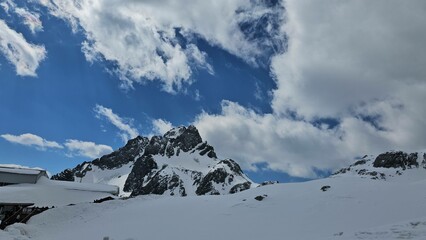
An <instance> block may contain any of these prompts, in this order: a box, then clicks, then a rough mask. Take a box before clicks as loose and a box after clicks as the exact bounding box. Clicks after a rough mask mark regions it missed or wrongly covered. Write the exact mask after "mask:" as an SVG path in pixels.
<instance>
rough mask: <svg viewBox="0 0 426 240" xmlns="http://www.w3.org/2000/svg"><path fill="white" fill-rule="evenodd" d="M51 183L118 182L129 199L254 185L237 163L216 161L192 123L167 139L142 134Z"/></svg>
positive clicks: (230, 190) (234, 189) (226, 190)
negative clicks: (63, 181)
mask: <svg viewBox="0 0 426 240" xmlns="http://www.w3.org/2000/svg"><path fill="white" fill-rule="evenodd" d="M52 179H56V180H66V181H79V182H93V183H106V184H113V185H117V186H119V187H120V193H121V195H124V196H126V195H132V196H136V195H145V194H167V195H179V196H186V195H205V194H227V193H235V192H238V191H243V190H246V189H249V188H251V187H252V185H253V182H252V181H251V180H250V179H249V178H248V177H247V176H246V175H245V174H244V173H243V171H242V170H241V168H240V166H239V165H238V164H237V163H236V162H235V161H233V160H231V159H223V160H221V159H217V155H216V153H215V151H214V148H213V147H212V146H210V145H209V144H208V143H207V142H205V141H203V139H202V138H201V136H200V134H199V132H198V130H197V128H196V127H195V126H192V125H191V126H188V127H185V126H181V127H177V128H173V129H171V130H170V131H168V132H166V133H165V134H164V135H162V136H153V137H151V138H148V137H143V136H138V137H136V138H134V139H131V140H129V141H128V142H127V144H126V145H125V146H124V147H122V148H120V149H118V150H116V151H114V152H112V153H110V154H108V155H105V156H102V157H101V158H98V159H95V160H93V161H90V162H84V163H82V164H79V165H77V166H76V167H75V168H73V169H66V170H64V171H63V172H61V173H58V174H56V175H54V176H53V177H52Z"/></svg>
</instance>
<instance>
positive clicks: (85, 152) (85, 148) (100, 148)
mask: <svg viewBox="0 0 426 240" xmlns="http://www.w3.org/2000/svg"><path fill="white" fill-rule="evenodd" d="M64 145H65V146H66V147H67V149H68V150H69V151H70V153H71V154H70V155H71V156H74V155H77V156H83V157H88V158H92V159H94V158H99V157H101V156H103V155H105V154H108V153H111V152H112V151H113V149H112V148H111V147H110V146H107V145H103V144H96V143H94V142H84V141H80V140H74V139H68V140H67V141H66V142H65V143H64Z"/></svg>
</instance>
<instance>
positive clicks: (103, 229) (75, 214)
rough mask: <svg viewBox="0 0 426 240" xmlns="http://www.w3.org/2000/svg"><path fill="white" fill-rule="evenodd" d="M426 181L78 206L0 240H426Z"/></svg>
mask: <svg viewBox="0 0 426 240" xmlns="http://www.w3.org/2000/svg"><path fill="white" fill-rule="evenodd" d="M409 174H415V176H416V177H414V178H410V177H404V176H408V175H409ZM398 179H401V180H398ZM425 180H426V169H423V168H418V169H410V170H409V172H406V173H405V174H403V175H401V176H395V177H394V178H393V179H392V180H391V181H387V180H372V179H369V178H362V177H360V176H358V175H350V174H343V175H340V176H334V177H330V178H326V179H320V180H314V181H309V182H304V183H287V184H274V185H268V186H263V187H258V188H254V189H250V190H247V191H244V192H240V193H237V194H231V195H219V196H189V197H180V198H176V197H170V196H139V197H136V198H132V199H128V200H113V201H108V202H104V203H101V204H93V203H81V204H77V205H75V206H63V207H58V208H54V209H50V210H48V211H45V212H43V213H41V214H39V215H37V216H34V217H33V218H32V219H31V220H30V221H29V222H28V224H27V225H24V224H15V225H12V226H9V227H8V228H7V229H6V231H0V239H2V240H3V239H4V240H10V239H20V240H28V239H31V240H50V239H52V240H54V239H63V240H75V239H103V238H104V237H109V239H110V240H138V239H150V240H154V239H187V240H192V239H194V240H195V239H196V240H200V239H202V240H209V239H212V240H213V239H215V240H216V239H244V240H250V239H253V240H254V239H256V240H258V239H268V240H274V239H277V240H278V239H279V240H282V239H291V240H298V239H307V240H329V239H331V240H333V239H336V240H347V239H383V240H385V239H426V192H425V191H424V190H425V189H426V181H425ZM322 186H330V189H328V190H327V191H324V192H323V191H321V190H320V189H321V187H322ZM1 195H2V194H0V196H1ZM259 195H261V196H263V195H265V196H266V195H267V196H266V197H265V198H264V199H263V201H257V200H255V199H254V198H255V197H256V196H259Z"/></svg>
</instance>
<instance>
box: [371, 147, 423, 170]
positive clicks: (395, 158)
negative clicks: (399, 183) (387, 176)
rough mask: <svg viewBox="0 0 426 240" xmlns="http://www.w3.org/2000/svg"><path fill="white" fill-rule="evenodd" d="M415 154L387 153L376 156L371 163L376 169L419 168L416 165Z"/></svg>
mask: <svg viewBox="0 0 426 240" xmlns="http://www.w3.org/2000/svg"><path fill="white" fill-rule="evenodd" d="M417 155H418V154H417V153H410V154H407V153H404V152H401V151H399V152H387V153H382V154H380V155H379V156H377V158H376V160H375V161H374V163H373V166H374V167H376V168H379V167H383V168H402V169H403V170H405V169H406V168H412V167H419V164H418V163H417Z"/></svg>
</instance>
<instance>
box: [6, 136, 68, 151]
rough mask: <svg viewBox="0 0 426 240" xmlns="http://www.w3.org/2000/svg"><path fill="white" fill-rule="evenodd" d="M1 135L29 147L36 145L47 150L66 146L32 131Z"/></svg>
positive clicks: (7, 139)
mask: <svg viewBox="0 0 426 240" xmlns="http://www.w3.org/2000/svg"><path fill="white" fill-rule="evenodd" d="M0 137H2V138H3V139H5V140H6V141H8V142H11V143H16V144H20V145H24V146H29V147H35V148H37V149H39V150H46V149H49V148H52V149H62V148H64V147H63V146H62V145H61V144H59V143H57V142H54V141H48V140H46V139H44V138H42V137H40V136H37V135H34V134H31V133H25V134H21V135H12V134H3V135H0Z"/></svg>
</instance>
